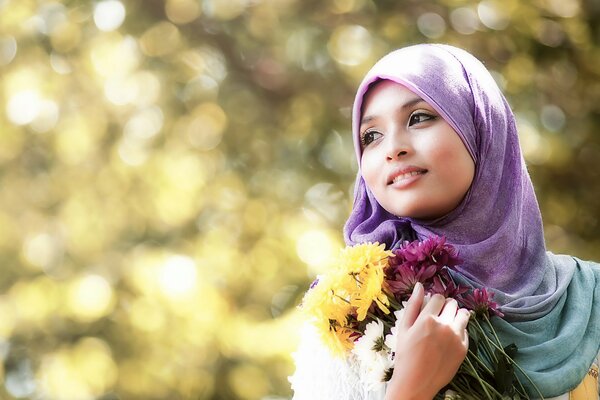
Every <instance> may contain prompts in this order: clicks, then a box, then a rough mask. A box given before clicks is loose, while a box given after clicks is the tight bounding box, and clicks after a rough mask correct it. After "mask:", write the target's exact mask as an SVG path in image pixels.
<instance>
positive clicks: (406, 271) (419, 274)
mask: <svg viewBox="0 0 600 400" xmlns="http://www.w3.org/2000/svg"><path fill="white" fill-rule="evenodd" d="M436 273H437V266H436V265H430V266H427V267H423V268H415V267H413V266H412V265H411V264H410V263H409V262H405V263H403V264H400V265H396V266H394V267H393V268H392V269H390V270H389V271H388V274H387V279H386V283H387V284H388V286H389V288H390V290H391V292H392V293H393V294H394V295H396V298H398V299H402V298H403V297H406V296H407V295H408V296H410V294H411V293H412V291H413V288H414V287H415V285H416V284H417V282H421V283H422V284H423V285H424V286H425V287H428V286H429V280H430V279H432V278H433V277H434V276H435V274H436Z"/></svg>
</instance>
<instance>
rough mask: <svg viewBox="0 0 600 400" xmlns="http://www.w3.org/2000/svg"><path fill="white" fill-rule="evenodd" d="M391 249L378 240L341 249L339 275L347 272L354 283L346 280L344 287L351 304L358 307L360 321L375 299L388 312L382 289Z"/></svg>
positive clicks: (387, 304)
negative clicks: (387, 249) (377, 241)
mask: <svg viewBox="0 0 600 400" xmlns="http://www.w3.org/2000/svg"><path fill="white" fill-rule="evenodd" d="M392 255H393V253H392V252H391V251H386V250H385V245H383V244H381V245H380V244H379V243H364V244H359V245H356V246H353V247H347V248H345V249H344V250H342V254H341V256H340V263H339V264H338V274H339V273H345V274H346V276H349V277H351V281H353V282H344V283H345V284H344V286H343V288H344V290H345V291H346V294H347V295H348V297H349V299H350V304H351V305H352V306H354V307H356V312H357V314H358V317H357V318H358V320H359V321H362V320H364V319H365V318H366V315H367V312H368V310H369V308H370V307H371V304H372V303H373V302H375V304H377V306H378V307H379V309H380V310H381V311H383V312H384V313H386V314H387V313H389V312H390V310H389V308H388V307H387V306H389V304H390V303H389V299H388V297H387V295H386V294H385V293H384V292H383V281H384V277H385V274H384V268H385V267H386V266H387V265H388V258H389V257H390V256H392Z"/></svg>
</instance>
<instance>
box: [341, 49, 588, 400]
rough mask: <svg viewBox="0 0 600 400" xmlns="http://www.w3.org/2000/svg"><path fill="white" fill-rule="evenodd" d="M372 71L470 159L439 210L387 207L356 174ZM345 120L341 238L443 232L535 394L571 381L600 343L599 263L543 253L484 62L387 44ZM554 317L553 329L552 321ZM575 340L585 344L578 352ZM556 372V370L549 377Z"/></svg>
mask: <svg viewBox="0 0 600 400" xmlns="http://www.w3.org/2000/svg"><path fill="white" fill-rule="evenodd" d="M379 80H392V81H394V82H397V83H399V84H401V85H403V86H405V87H406V88H408V89H409V90H411V91H412V92H414V93H415V94H417V95H419V96H420V97H421V98H423V100H425V101H426V102H427V103H429V104H430V105H431V106H432V107H434V108H435V109H436V111H437V112H439V113H440V115H441V116H442V117H443V118H444V119H445V120H446V121H447V122H448V123H449V124H450V125H451V126H452V127H453V128H454V130H455V131H456V132H457V134H458V135H459V136H460V138H461V139H462V141H463V143H464V145H465V147H466V148H467V150H468V151H469V153H470V155H471V157H472V158H473V160H474V162H475V176H474V179H473V183H472V184H471V187H470V189H469V191H468V192H467V194H466V196H465V198H464V199H463V200H462V202H461V203H460V204H459V205H458V206H457V208H456V209H455V210H453V211H452V212H450V213H449V214H447V215H445V216H443V217H441V218H439V219H436V220H432V221H428V220H419V219H413V218H401V217H396V216H394V215H392V214H390V213H389V212H387V211H386V210H385V209H383V208H382V207H381V206H380V205H379V203H378V202H377V200H376V199H375V197H374V196H373V194H372V193H371V191H370V190H369V189H368V187H367V186H366V184H365V182H364V179H363V178H362V176H361V173H360V159H361V146H360V143H359V126H360V119H361V111H362V102H363V98H364V96H365V93H366V92H367V91H368V90H369V88H370V87H371V85H372V84H374V83H376V82H377V81H379ZM352 122H353V137H354V144H355V149H356V155H357V159H358V161H359V173H358V176H357V180H356V184H355V197H354V207H353V210H352V212H351V214H350V217H349V218H348V220H347V222H346V225H345V227H344V237H345V240H346V243H347V244H348V245H354V244H357V243H363V242H368V241H370V242H380V243H385V244H386V246H387V247H388V248H390V249H394V248H397V247H399V246H400V244H401V243H402V241H403V240H410V239H411V238H419V239H425V238H428V237H431V236H433V235H439V236H445V237H446V239H447V242H448V243H450V244H452V245H453V246H455V247H456V248H457V250H458V252H459V255H460V257H461V258H462V259H463V260H464V262H463V264H462V265H460V266H459V267H458V273H459V279H460V280H463V281H464V282H466V283H468V284H470V285H472V286H475V287H487V288H490V289H493V290H494V292H495V294H496V297H495V300H496V301H497V302H498V303H500V304H501V306H502V307H501V308H502V311H503V312H504V314H505V319H504V320H502V321H500V322H499V324H498V329H499V330H500V334H501V337H502V338H503V340H505V341H506V343H507V344H508V343H516V344H517V345H519V344H521V345H522V346H524V347H523V349H522V351H519V353H518V354H519V357H521V358H520V359H519V360H518V361H519V362H520V363H522V365H523V366H524V368H525V369H526V370H527V371H528V372H529V373H531V375H530V376H534V377H535V381H536V383H539V385H538V386H539V387H540V389H542V392H543V394H544V395H545V396H554V395H558V394H562V393H565V392H567V391H568V390H570V389H571V388H572V387H574V386H576V384H577V383H579V382H580V381H581V379H582V378H583V376H584V374H585V372H586V371H587V368H588V367H589V366H590V364H591V362H592V360H593V358H594V357H595V356H596V354H597V351H598V347H599V344H600V324H599V321H597V320H598V318H597V317H596V315H600V296H598V295H597V294H596V292H597V291H598V286H599V285H597V284H596V281H598V279H600V269H598V266H597V265H596V264H592V263H585V262H581V261H578V260H576V259H574V258H573V257H567V256H555V255H553V254H551V253H548V252H546V248H545V243H544V236H543V228H542V218H541V214H540V210H539V206H538V203H537V199H536V197H535V193H534V190H533V185H532V182H531V179H530V177H529V174H528V172H527V168H526V166H525V162H524V159H523V156H522V154H521V150H520V146H519V140H518V134H517V128H516V123H515V118H514V116H513V113H512V111H511V109H510V107H509V105H508V103H507V101H506V99H505V98H504V95H503V94H502V93H501V91H500V89H499V88H498V86H497V85H496V83H495V82H494V80H493V78H492V76H491V75H490V73H489V72H488V71H487V69H486V68H485V67H484V65H483V64H482V63H481V62H480V61H479V60H477V59H476V58H475V57H473V56H472V55H471V54H469V53H467V52H466V51H464V50H461V49H458V48H456V47H452V46H448V45H441V44H422V45H415V46H410V47H406V48H403V49H400V50H396V51H394V52H392V53H390V54H388V55H387V56H385V57H384V58H382V59H381V60H380V61H379V62H377V63H376V64H375V65H374V66H373V68H372V69H371V70H370V71H369V72H368V73H367V75H366V76H365V78H364V79H363V81H362V83H361V84H360V86H359V88H358V91H357V94H356V98H355V102H354V108H353V120H352ZM582 307H584V308H585V307H587V308H586V310H587V311H588V313H587V318H586V317H584V314H582V313H577V312H576V311H577V310H579V311H581V310H580V309H581V308H582ZM575 314H577V315H575ZM557 324H558V325H557ZM559 325H560V328H561V329H555V328H557V326H559ZM538 329H539V331H538ZM549 332H553V333H552V334H550V333H549ZM581 332H585V335H582V334H581ZM552 335H555V336H552ZM524 338H527V340H526V341H525V342H523V340H524ZM563 342H564V343H570V344H571V346H563V347H561V349H560V355H557V356H556V357H548V352H554V351H555V350H556V354H558V353H559V351H558V350H557V349H554V348H552V351H550V347H548V346H550V344H557V343H563ZM574 344H577V347H576V348H574V347H573V345H574ZM582 349H585V350H589V352H585V354H582V353H583V350H582ZM542 361H543V362H542ZM559 373H560V374H564V375H560V376H561V379H555V378H556V377H557V376H559V375H556V374H559ZM530 389H532V388H531V387H530Z"/></svg>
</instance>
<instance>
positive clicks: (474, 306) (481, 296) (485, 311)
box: [460, 288, 504, 317]
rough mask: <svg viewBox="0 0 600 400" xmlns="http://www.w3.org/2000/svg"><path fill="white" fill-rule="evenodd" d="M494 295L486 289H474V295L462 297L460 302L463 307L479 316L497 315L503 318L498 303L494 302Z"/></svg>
mask: <svg viewBox="0 0 600 400" xmlns="http://www.w3.org/2000/svg"><path fill="white" fill-rule="evenodd" d="M493 297H494V293H492V292H488V291H487V290H486V289H485V288H482V289H474V290H473V293H471V294H467V295H465V296H462V298H461V299H460V302H461V303H462V306H463V307H465V308H467V309H469V310H473V311H475V314H477V315H490V316H491V315H497V316H498V317H503V316H504V314H502V312H501V311H500V310H499V309H498V303H496V302H495V301H492V298H493Z"/></svg>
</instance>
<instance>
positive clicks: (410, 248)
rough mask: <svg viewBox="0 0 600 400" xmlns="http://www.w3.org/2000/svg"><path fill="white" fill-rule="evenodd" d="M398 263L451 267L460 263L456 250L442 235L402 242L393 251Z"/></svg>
mask: <svg viewBox="0 0 600 400" xmlns="http://www.w3.org/2000/svg"><path fill="white" fill-rule="evenodd" d="M394 254H395V255H396V258H397V260H396V261H395V262H396V263H398V264H401V263H403V262H406V261H408V262H410V263H411V264H413V265H414V264H427V265H438V266H439V268H441V267H448V268H452V267H455V266H456V265H458V264H460V259H459V257H458V251H457V250H456V249H455V248H454V247H453V246H452V245H449V244H446V238H445V237H443V236H432V237H430V238H427V239H425V240H423V241H420V240H415V241H413V242H404V244H403V245H402V247H400V248H399V249H397V250H395V251H394Z"/></svg>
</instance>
